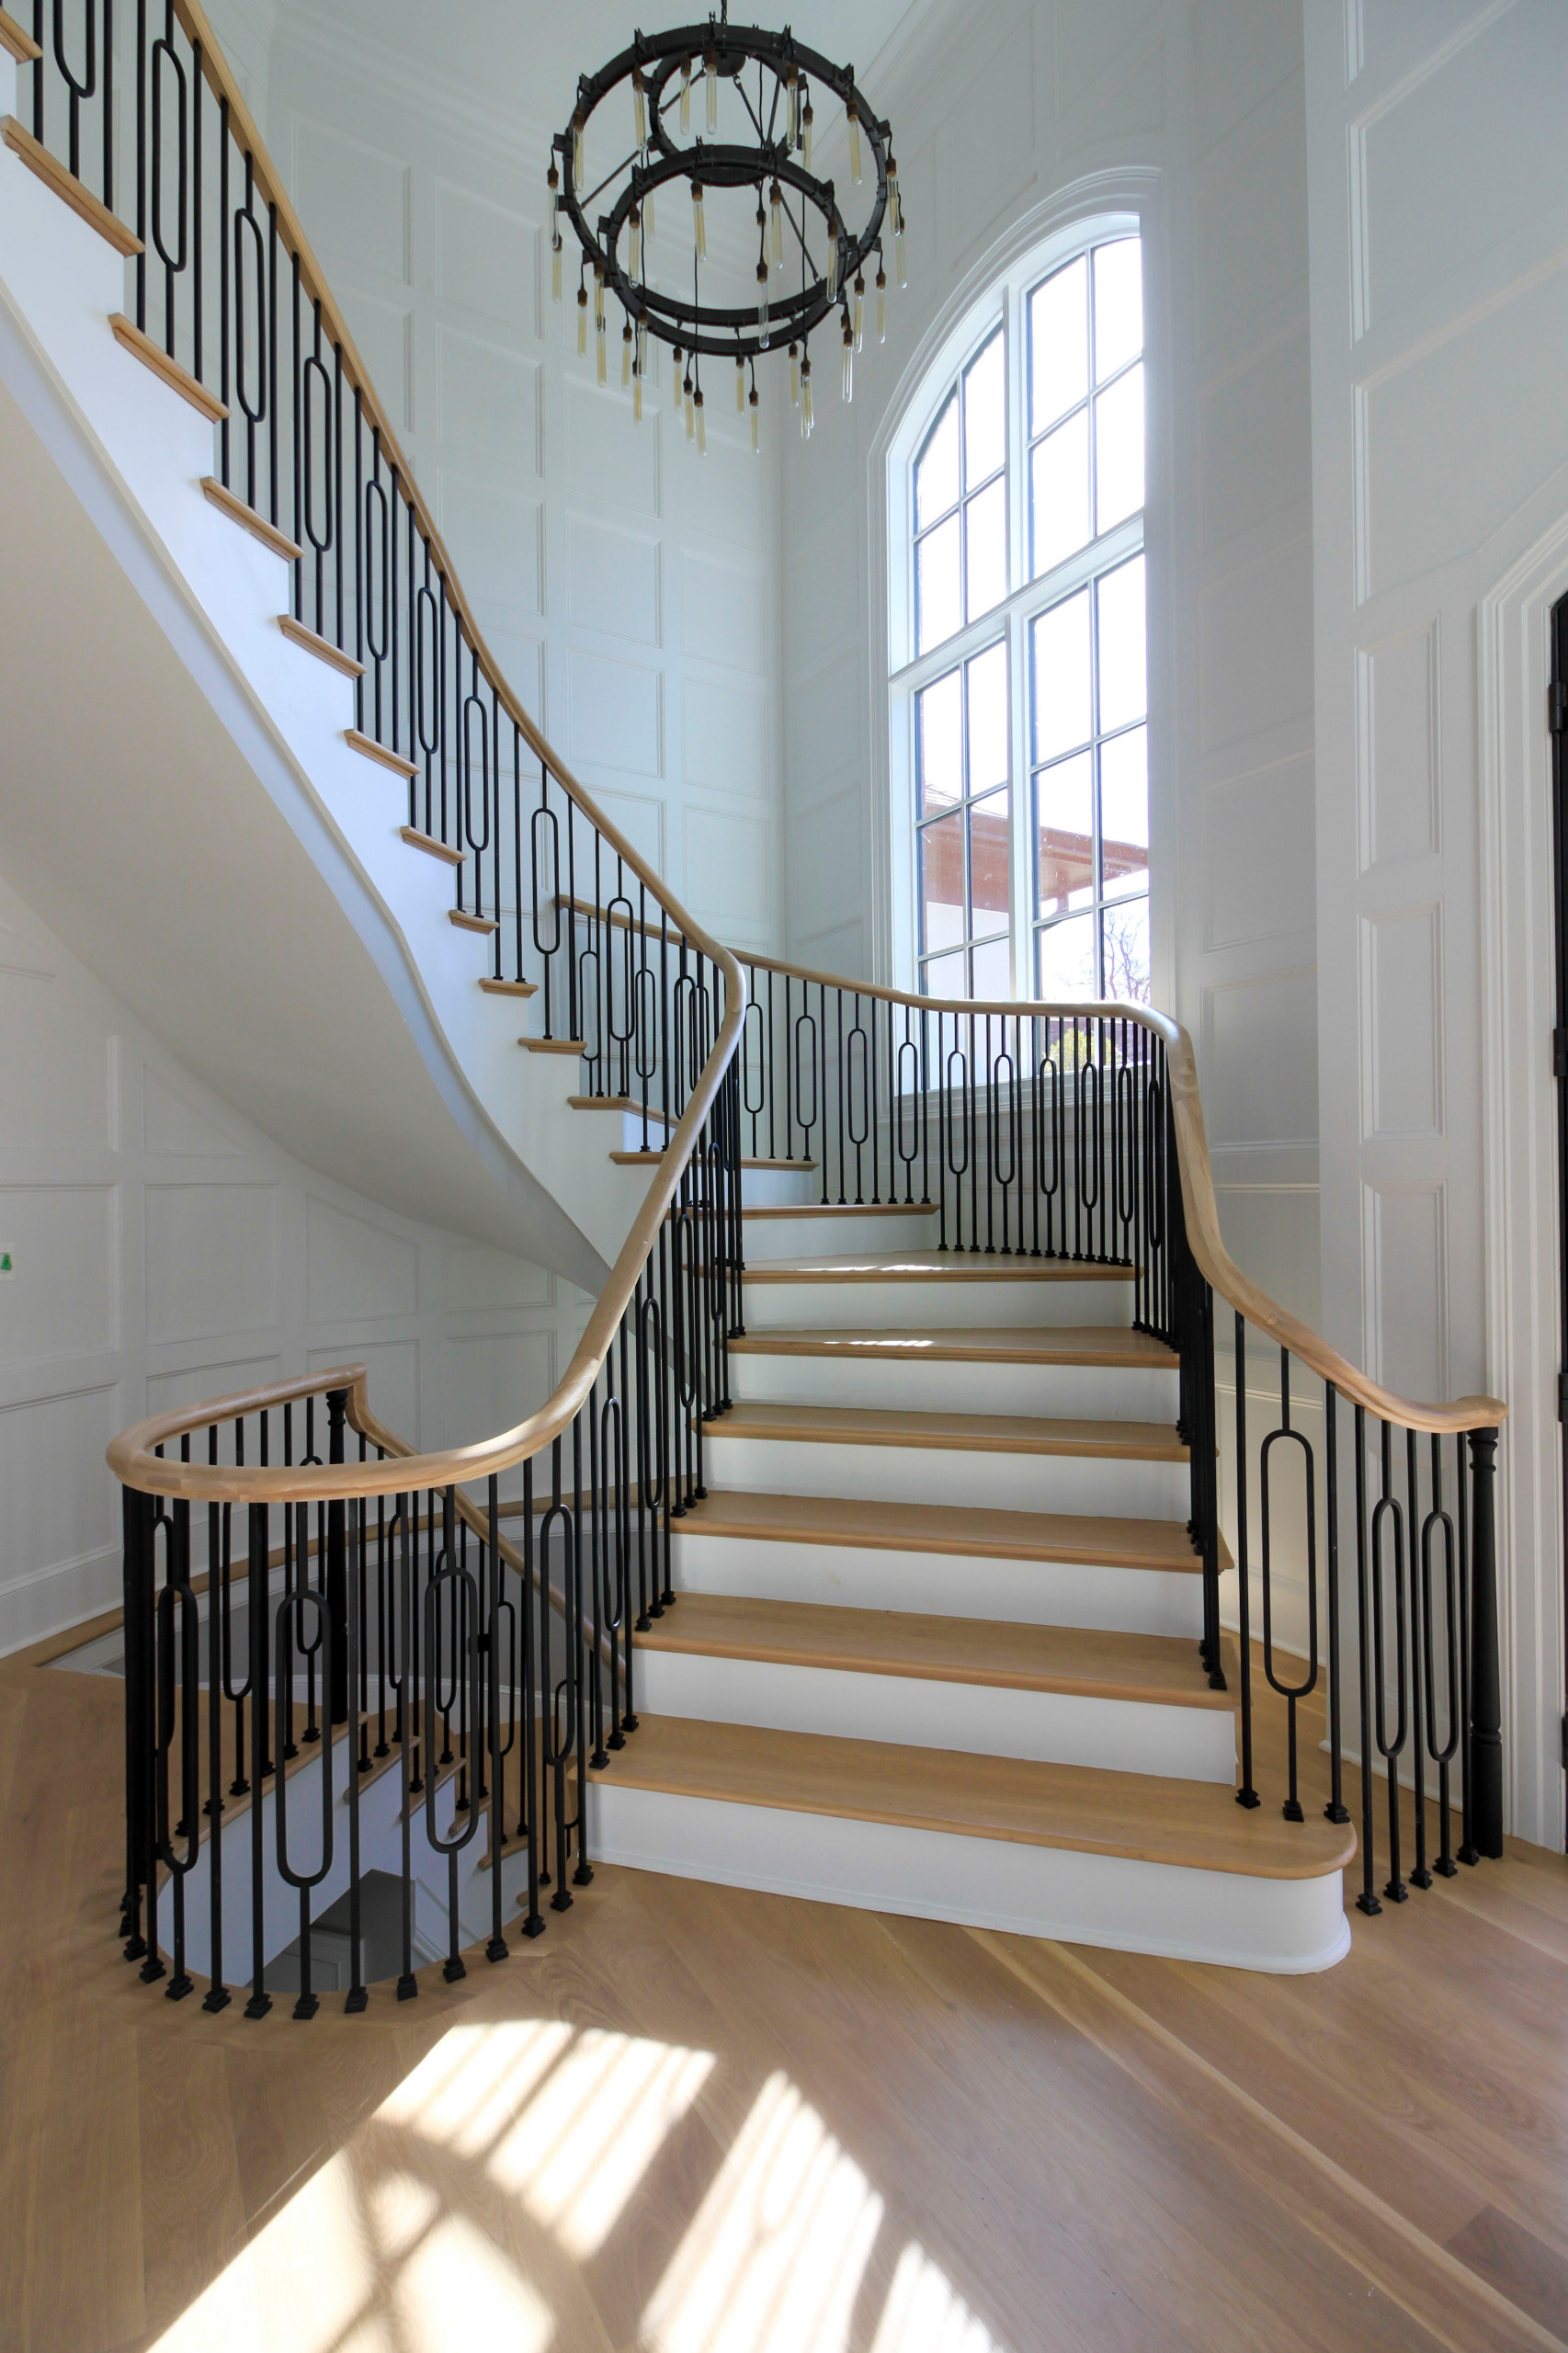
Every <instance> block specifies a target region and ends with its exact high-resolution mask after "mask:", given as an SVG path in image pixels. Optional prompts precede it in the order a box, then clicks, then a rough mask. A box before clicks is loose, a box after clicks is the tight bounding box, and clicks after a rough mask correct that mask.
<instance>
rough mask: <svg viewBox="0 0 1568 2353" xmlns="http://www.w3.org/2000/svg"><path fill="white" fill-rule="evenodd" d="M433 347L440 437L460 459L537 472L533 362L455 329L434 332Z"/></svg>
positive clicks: (535, 373)
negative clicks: (435, 335) (434, 351)
mask: <svg viewBox="0 0 1568 2353" xmlns="http://www.w3.org/2000/svg"><path fill="white" fill-rule="evenodd" d="M436 349H437V401H438V407H437V425H436V430H437V433H438V435H439V436H440V438H441V439H442V440H443V441H444V442H447V443H448V444H449V446H450V447H451V448H453V449H457V450H460V452H461V453H462V455H463V456H464V457H465V458H472V459H478V460H481V461H482V462H483V463H485V464H488V465H493V466H500V467H503V468H506V470H508V471H509V472H513V473H530V474H537V473H538V472H540V415H539V364H538V362H537V361H536V360H533V359H528V358H523V357H522V355H521V354H520V353H517V352H516V351H508V350H507V349H506V347H504V346H503V345H500V344H495V343H488V342H486V341H485V340H484V339H483V337H482V336H479V335H465V334H462V333H461V332H460V330H459V329H458V328H456V327H440V328H438V329H437V340H436Z"/></svg>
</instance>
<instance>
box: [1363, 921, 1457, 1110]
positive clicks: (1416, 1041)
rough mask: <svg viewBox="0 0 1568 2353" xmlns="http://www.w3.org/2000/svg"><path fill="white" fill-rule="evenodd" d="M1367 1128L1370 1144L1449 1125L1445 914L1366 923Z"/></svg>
mask: <svg viewBox="0 0 1568 2353" xmlns="http://www.w3.org/2000/svg"><path fill="white" fill-rule="evenodd" d="M1361 1006H1362V1020H1361V1035H1362V1060H1361V1074H1362V1089H1363V1092H1362V1127H1361V1132H1362V1135H1363V1137H1364V1138H1365V1139H1366V1140H1367V1141H1368V1142H1371V1141H1373V1140H1375V1139H1380V1138H1383V1137H1387V1136H1428V1137H1430V1136H1436V1135H1437V1134H1438V1133H1439V1132H1440V1131H1441V1129H1442V1125H1443V913H1442V908H1441V907H1440V906H1438V905H1426V906H1416V907H1385V908H1381V909H1380V910H1379V911H1378V913H1377V914H1375V915H1363V916H1362V918H1361Z"/></svg>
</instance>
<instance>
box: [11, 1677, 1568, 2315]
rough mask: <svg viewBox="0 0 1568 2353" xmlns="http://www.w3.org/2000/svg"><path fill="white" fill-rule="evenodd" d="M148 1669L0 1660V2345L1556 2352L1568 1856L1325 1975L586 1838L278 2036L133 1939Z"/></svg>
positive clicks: (1566, 2202) (1543, 1860)
mask: <svg viewBox="0 0 1568 2353" xmlns="http://www.w3.org/2000/svg"><path fill="white" fill-rule="evenodd" d="M119 1696H120V1695H119V1686H118V1685H117V1684H116V1683H114V1682H113V1681H111V1680H109V1679H108V1678H104V1677H87V1676H78V1675H74V1674H68V1673H54V1672H48V1671H45V1670H44V1669H42V1668H41V1667H40V1665H37V1664H36V1663H34V1662H33V1661H32V1660H30V1659H29V1658H27V1657H23V1658H18V1659H15V1660H11V1661H8V1662H6V1664H5V1665H3V1666H0V1857H3V1872H4V1876H3V1879H0V1888H3V1891H4V1905H5V1911H4V1920H5V1928H4V1934H3V1936H0V2118H3V2119H4V2131H3V2134H0V2346H4V2347H5V2348H6V2353H121V2348H131V2347H138V2348H140V2347H153V2346H160V2347H165V2348H166V2353H187V2348H190V2353H194V2349H195V2348H206V2347H214V2348H218V2347H222V2353H433V2348H436V2347H446V2346H448V2345H452V2346H457V2345H462V2346H463V2347H465V2353H466V2348H470V2347H480V2346H483V2347H485V2348H486V2353H488V2349H489V2348H490V2347H496V2348H500V2347H506V2353H546V2348H549V2353H578V2348H584V2353H587V2349H588V2348H592V2353H619V2348H628V2353H630V2348H634V2347H635V2348H644V2347H645V2348H648V2353H990V2348H992V2347H997V2348H1001V2353H1058V2348H1068V2347H1072V2348H1083V2353H1108V2348H1122V2347H1137V2348H1145V2347H1147V2348H1150V2349H1151V2353H1155V2349H1156V2348H1157V2349H1158V2353H1166V2349H1167V2348H1178V2347H1179V2348H1186V2347H1191V2348H1194V2353H1197V2348H1203V2353H1226V2349H1227V2348H1232V2347H1234V2348H1237V2353H1241V2348H1246V2353H1256V2348H1268V2353H1273V2348H1276V2347H1278V2348H1281V2353H1330V2349H1331V2348H1332V2349H1333V2353H1337V2348H1345V2353H1382V2348H1389V2349H1390V2353H1392V2348H1396V2347H1397V2348H1405V2349H1409V2353H1426V2348H1428V2347H1449V2348H1451V2353H1474V2348H1487V2353H1490V2349H1491V2348H1510V2353H1511V2348H1515V2347H1519V2348H1523V2347H1551V2346H1555V2345H1558V2344H1560V2343H1565V2342H1568V1864H1564V1862H1563V1860H1562V1858H1559V1857H1554V1856H1551V1855H1547V1854H1544V1853H1542V1852H1541V1851H1540V1850H1539V1849H1534V1848H1527V1847H1515V1848H1513V1849H1511V1851H1510V1854H1509V1856H1508V1858H1507V1859H1506V1861H1505V1862H1503V1863H1501V1864H1491V1865H1483V1866H1481V1867H1480V1868H1479V1869H1478V1870H1467V1871H1463V1872H1461V1874H1460V1878H1459V1879H1458V1880H1456V1881H1453V1882H1451V1883H1448V1884H1445V1883H1443V1882H1441V1881H1439V1882H1438V1884H1437V1886H1436V1887H1435V1888H1434V1889H1433V1891H1432V1892H1431V1893H1428V1894H1421V1893H1413V1895H1412V1897H1411V1900H1410V1902H1409V1903H1408V1904H1405V1905H1404V1906H1403V1907H1402V1909H1401V1910H1400V1911H1399V1912H1398V1913H1392V1912H1390V1913H1387V1914H1385V1915H1384V1916H1383V1917H1382V1918H1381V1919H1379V1920H1372V1921H1369V1920H1363V1919H1362V1918H1361V1917H1360V1916H1359V1915H1358V1914H1356V1913H1355V1912H1352V1913H1351V1915H1350V1917H1351V1923H1352V1928H1353V1934H1354V1949H1353V1951H1352V1953H1351V1955H1350V1957H1349V1958H1348V1959H1347V1960H1346V1961H1345V1962H1344V1964H1343V1965H1342V1966H1341V1967H1340V1968H1338V1969H1337V1970H1335V1971H1333V1972H1330V1973H1329V1974H1327V1975H1325V1976H1322V1977H1311V1978H1301V1979H1280V1978H1262V1977H1255V1976H1248V1975H1244V1974H1242V1973H1240V1972H1227V1971H1222V1970H1215V1969H1204V1968H1199V1967H1194V1966H1188V1965H1185V1964H1180V1963H1176V1962H1171V1961H1150V1960H1145V1959H1141V1958H1136V1957H1132V1956H1129V1955H1119V1954H1110V1953H1103V1952H1094V1951H1090V1950H1088V1949H1084V1948H1069V1947H1066V1946H1062V1945H1053V1944H1044V1943H1034V1942H1031V1941H1028V1940H1026V1939H1021V1938H1008V1937H1001V1936H991V1935H985V1934H979V1933H971V1932H970V1931H967V1930H963V1929H958V1928H949V1927H937V1926H932V1925H929V1924H927V1923H924V1922H917V1921H908V1920H901V1919H895V1918H891V1917H887V1916H882V1915H872V1914H868V1913H858V1912H852V1911H846V1910H839V1909H836V1908H833V1907H828V1906H823V1905H814V1904H797V1903H793V1902H790V1901H787V1900H784V1899H782V1898H778V1897H770V1896H758V1895H751V1894H744V1893H734V1892H732V1891H727V1890H723V1889H715V1888H706V1887H699V1886H695V1885H690V1884H687V1883H683V1882H680V1881H673V1880H661V1879H656V1878H653V1877H651V1876H648V1875H644V1874H642V1873H638V1872H632V1871H614V1870H600V1872H599V1873H598V1875H597V1880H596V1882H595V1885H594V1886H593V1887H592V1888H591V1889H589V1890H587V1891H585V1893H583V1894H582V1895H580V1896H579V1899H578V1901H577V1904H576V1905H575V1907H574V1910H573V1911H572V1912H571V1913H570V1914H569V1915H566V1916H565V1917H564V1918H561V1917H558V1916H556V1915H551V1921H550V1928H549V1933H548V1934H547V1935H546V1936H545V1937H543V1938H540V1940H539V1941H538V1943H536V1944H533V1945H529V1946H524V1945H522V1944H520V1943H519V1944H517V1945H516V1946H515V1947H514V1951H513V1957H512V1958H511V1959H510V1960H508V1961H506V1962H505V1963H504V1964H502V1965H500V1966H497V1967H494V1968H490V1967H487V1966H486V1965H485V1964H484V1963H483V1961H476V1962H475V1963H474V1965H473V1968H472V1973H471V1975H470V1976H469V1978H468V1979H467V1981H466V1982H465V1983H464V1984H460V1985H459V1986H456V1987H451V1988H448V1987H445V1986H443V1985H441V1984H440V1983H439V1979H438V1976H434V1977H433V1976H432V1975H431V1974H430V1973H429V1972H426V1977H425V1978H424V1979H422V1981H421V1992H420V1995H419V1998H418V2000H417V2002H416V2003H414V2004H410V2005H403V2006H399V2005H397V2004H396V2003H395V2002H394V2001H393V2000H392V1998H391V1995H390V1991H380V1990H379V1991H377V1992H376V1993H374V1994H372V1996H371V2006H370V2009H369V2013H368V2015H367V2016H366V2017H364V2018H342V2017H341V2016H340V2015H337V2014H335V2005H334V2004H333V2002H332V2001H331V2000H330V1999H329V2000H328V2002H327V2004H326V2005H325V2006H324V2010H323V2013H322V2015H321V2016H320V2017H319V2018H316V2019H315V2020H314V2021H313V2022H312V2023H311V2024H309V2025H296V2024H295V2023H294V2022H293V2021H292V2019H291V2018H290V2016H289V2013H288V2006H287V2004H280V2005H279V2006H278V2009H276V2010H275V2011H274V2013H273V2015H272V2016H271V2017H270V2018H267V2020H265V2021H263V2022H262V2023H261V2024H259V2025H256V2024H248V2023H247V2022H246V2021H245V2020H244V2018H242V2017H241V2016H240V2013H239V2007H238V2006H237V2005H236V2006H234V2007H233V2009H231V2010H229V2011H227V2012H226V2013H224V2014H223V2015H222V2016H221V2017H219V2018H207V2017H204V2016H202V2015H201V2014H200V2012H199V2010H198V2007H197V2005H196V2003H195V2001H187V2002H186V2003H183V2004H180V2005H177V2006H176V2005H173V2004H170V2003H168V2002H166V2001H165V2000H163V1999H162V1998H161V1993H160V1991H156V1990H149V1989H148V1988H146V1987H144V1986H142V1985H141V1984H138V1982H137V1980H136V1976H135V1972H134V1971H133V1970H131V1969H130V1968H128V1967H127V1966H126V1965H125V1964H124V1963H123V1962H122V1961H120V1959H119V1945H118V1942H117V1940H116V1938H115V1934H114V1931H115V1927H116V1918H117V1904H118V1897H119V1877H118V1873H119V1863H120V1855H121V1831H120V1824H119V1795H118V1792H119V1740H120V1730H119ZM1314 1737H1315V1733H1314ZM1260 1743H1261V1744H1264V1745H1272V1728H1271V1727H1269V1726H1267V1725H1266V1726H1264V1727H1262V1728H1261V1732H1260ZM1308 1753H1309V1756H1311V1759H1312V1769H1313V1770H1315V1769H1316V1768H1317V1766H1318V1763H1319V1760H1318V1758H1317V1756H1316V1754H1315V1751H1313V1750H1311V1749H1309V1752H1308ZM1320 1802H1321V1800H1320ZM1352 1802H1353V1803H1354V1802H1355V1799H1354V1792H1352ZM997 1867H998V1869H999V1870H1005V1869H1006V1854H1005V1852H999V1854H998V1859H997Z"/></svg>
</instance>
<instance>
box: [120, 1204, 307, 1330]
mask: <svg viewBox="0 0 1568 2353" xmlns="http://www.w3.org/2000/svg"><path fill="white" fill-rule="evenodd" d="M143 1199H144V1203H145V1209H144V1216H145V1221H146V1228H145V1231H146V1284H147V1337H148V1339H149V1341H151V1342H153V1343H154V1344H155V1343H157V1342H160V1341H168V1340H205V1339H210V1338H212V1337H215V1336H217V1335H218V1334H220V1333H223V1332H246V1331H250V1330H252V1329H253V1328H254V1327H256V1326H257V1325H259V1324H276V1323H277V1321H278V1188H277V1186H276V1185H275V1184H262V1185H237V1184H224V1185H165V1184H152V1185H149V1186H147V1188H146V1189H145V1192H144V1195H143Z"/></svg>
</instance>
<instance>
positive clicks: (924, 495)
mask: <svg viewBox="0 0 1568 2353" xmlns="http://www.w3.org/2000/svg"><path fill="white" fill-rule="evenodd" d="M958 503H959V396H958V394H957V392H953V393H951V394H950V395H949V400H948V404H947V406H946V408H944V410H943V411H942V414H941V415H940V416H939V417H938V418H937V422H936V424H935V425H934V426H933V427H932V429H931V435H930V438H929V439H928V440H927V441H926V447H925V449H922V451H921V452H920V455H919V457H918V458H917V459H916V460H915V529H916V530H917V531H924V530H925V529H926V528H927V526H928V525H930V524H932V523H934V522H935V521H936V519H937V516H938V515H945V514H946V513H947V511H948V509H949V506H957V505H958Z"/></svg>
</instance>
